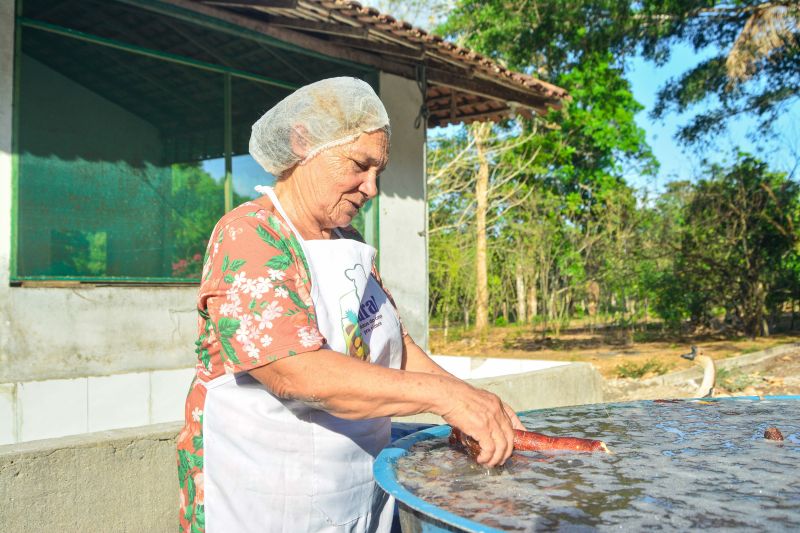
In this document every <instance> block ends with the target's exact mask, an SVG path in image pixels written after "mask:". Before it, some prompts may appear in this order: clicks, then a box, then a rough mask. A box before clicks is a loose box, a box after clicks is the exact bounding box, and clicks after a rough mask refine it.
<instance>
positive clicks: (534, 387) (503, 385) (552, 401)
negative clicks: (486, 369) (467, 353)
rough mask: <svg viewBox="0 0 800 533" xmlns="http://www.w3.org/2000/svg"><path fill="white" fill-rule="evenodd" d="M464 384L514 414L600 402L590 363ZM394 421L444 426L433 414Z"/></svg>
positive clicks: (598, 385) (596, 375)
mask: <svg viewBox="0 0 800 533" xmlns="http://www.w3.org/2000/svg"><path fill="white" fill-rule="evenodd" d="M467 382H468V383H470V384H472V385H474V386H476V387H478V388H481V389H486V390H488V391H491V392H493V393H495V394H497V395H498V396H500V397H501V398H502V399H503V400H504V401H505V402H506V403H508V404H509V405H510V406H511V407H512V408H513V409H514V410H515V411H526V410H529V409H544V408H547V407H564V406H567V405H582V404H588V403H601V402H602V401H603V378H602V377H601V376H600V373H599V372H598V371H597V370H596V369H595V368H594V367H593V366H592V365H591V364H590V363H569V364H566V365H560V366H555V367H552V368H546V369H544V370H536V371H534V372H526V373H524V374H514V375H510V376H497V377H491V378H482V379H469V380H467ZM395 420H396V421H398V422H424V423H430V424H443V423H444V421H443V420H442V418H441V417H439V416H436V415H432V414H422V415H416V416H406V417H401V418H397V419H395Z"/></svg>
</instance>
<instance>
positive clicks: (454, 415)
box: [440, 380, 522, 467]
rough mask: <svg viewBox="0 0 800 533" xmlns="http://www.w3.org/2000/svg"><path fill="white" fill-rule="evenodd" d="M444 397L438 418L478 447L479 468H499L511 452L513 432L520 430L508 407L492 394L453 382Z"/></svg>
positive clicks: (515, 417)
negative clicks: (472, 440) (473, 441)
mask: <svg viewBox="0 0 800 533" xmlns="http://www.w3.org/2000/svg"><path fill="white" fill-rule="evenodd" d="M450 385H451V386H450V387H447V388H446V390H443V391H441V392H442V394H443V400H444V402H443V403H444V406H443V408H442V409H441V412H440V414H441V416H442V418H444V420H445V421H446V422H447V423H448V424H450V425H451V426H454V427H457V428H458V429H460V430H461V431H462V432H464V433H465V434H467V435H469V436H471V437H472V438H473V439H475V440H477V441H478V444H480V448H481V453H480V454H479V455H478V456H477V457H476V460H477V462H478V463H479V464H482V465H485V466H488V467H493V466H497V465H501V464H503V463H505V462H506V460H507V459H508V458H509V457H510V456H511V453H512V452H513V451H514V428H515V427H516V426H517V425H518V426H519V428H522V424H521V423H520V421H519V419H518V418H517V416H516V415H515V414H514V413H513V411H512V410H511V408H510V407H508V406H507V405H506V404H504V403H503V402H502V400H500V398H498V397H497V396H496V395H494V394H492V393H491V392H488V391H485V390H482V389H477V388H475V387H473V386H471V385H469V384H467V383H464V382H463V381H458V380H453V382H452V383H451V384H450Z"/></svg>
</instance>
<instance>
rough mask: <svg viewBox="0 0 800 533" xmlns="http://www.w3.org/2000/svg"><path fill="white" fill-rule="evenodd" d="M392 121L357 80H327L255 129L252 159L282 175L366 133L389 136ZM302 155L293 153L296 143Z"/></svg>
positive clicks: (289, 98) (273, 112)
mask: <svg viewBox="0 0 800 533" xmlns="http://www.w3.org/2000/svg"><path fill="white" fill-rule="evenodd" d="M388 127H389V116H388V115H387V114H386V109H385V108H384V107H383V103H382V102H381V100H380V98H378V95H376V94H375V91H373V90H372V87H370V86H369V84H367V83H366V82H364V81H362V80H359V79H356V78H346V77H342V78H329V79H326V80H321V81H318V82H315V83H312V84H310V85H306V86H305V87H301V88H300V89H298V90H296V91H295V92H293V93H292V94H290V95H289V96H287V97H286V98H284V99H283V100H281V101H280V102H278V103H277V104H276V105H275V107H273V108H272V109H270V110H269V111H267V112H266V113H264V115H263V116H262V117H261V118H260V119H258V120H257V121H256V123H255V124H253V130H252V132H251V134H250V155H252V156H253V158H254V159H255V160H256V161H258V163H259V164H260V165H261V166H262V167H264V169H265V170H266V171H267V172H270V173H271V174H273V175H275V176H280V175H281V174H282V173H283V172H284V171H285V170H287V169H289V168H291V167H293V166H294V165H295V164H297V163H299V162H303V161H307V160H309V159H311V158H312V157H314V156H315V155H316V154H318V153H319V152H321V151H322V150H325V149H327V148H330V147H332V146H337V145H340V144H345V143H348V142H351V141H354V140H355V139H356V138H358V136H359V135H361V134H362V133H369V132H373V131H376V130H379V129H381V128H386V129H387V131H388ZM293 137H294V142H295V144H296V146H297V145H299V146H300V147H302V153H299V154H298V153H295V152H294V150H293V149H292V139H293Z"/></svg>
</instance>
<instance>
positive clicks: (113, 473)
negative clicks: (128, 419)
mask: <svg viewBox="0 0 800 533" xmlns="http://www.w3.org/2000/svg"><path fill="white" fill-rule="evenodd" d="M180 427H181V424H180V423H169V424H157V425H153V426H145V427H140V428H130V429H121V430H114V431H102V432H98V433H89V434H85V435H79V436H72V437H61V438H58V439H48V440H41V441H33V442H27V443H22V444H13V445H8V446H0V501H3V502H4V505H2V506H0V524H2V530H3V531H14V532H25V531H80V532H93V531H97V532H106V531H131V532H134V531H136V532H139V531H148V532H159V531H169V532H170V533H171V532H173V531H175V529H176V527H177V520H178V518H177V516H178V471H177V464H176V459H175V437H176V435H177V434H178V431H179V430H180Z"/></svg>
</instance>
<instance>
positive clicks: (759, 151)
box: [626, 45, 800, 193]
mask: <svg viewBox="0 0 800 533" xmlns="http://www.w3.org/2000/svg"><path fill="white" fill-rule="evenodd" d="M711 53H712V51H711V50H706V51H702V52H700V53H696V52H694V50H692V48H691V47H689V46H686V45H679V46H676V47H674V48H673V49H672V54H671V58H670V61H669V62H668V63H667V64H666V65H664V66H661V67H657V66H656V65H655V64H654V63H652V62H650V61H645V60H644V59H643V58H641V57H633V58H631V59H630V60H629V61H628V63H627V65H626V69H627V71H628V73H627V75H626V77H627V78H628V80H629V81H630V82H631V89H632V92H633V96H634V98H636V100H637V101H638V102H639V103H641V104H642V105H644V106H645V110H644V111H642V112H640V113H638V114H637V115H636V122H637V123H638V124H639V126H640V127H641V128H642V129H644V131H645V132H646V135H647V141H648V143H649V144H650V147H651V148H652V150H653V153H654V154H655V156H656V158H657V159H658V161H659V162H660V163H661V168H660V169H659V173H658V176H657V177H655V178H645V177H641V176H636V175H628V176H626V177H627V178H628V181H629V183H630V184H631V185H633V186H634V187H637V188H640V189H641V188H644V189H647V190H648V191H650V192H653V193H658V192H660V191H662V190H663V187H664V184H666V183H667V182H669V181H672V180H677V179H694V178H696V177H697V175H698V169H699V167H700V163H701V161H702V160H703V159H708V160H709V161H713V162H718V163H725V162H730V161H731V159H732V154H735V153H736V152H737V150H743V151H746V152H750V153H753V154H755V155H757V156H759V157H761V158H762V159H764V160H766V161H767V162H768V163H769V164H770V167H771V168H772V169H773V170H778V171H784V172H787V173H790V172H792V170H794V167H795V165H796V164H797V163H798V162H800V161H798V157H800V127H798V126H797V125H796V124H797V123H798V121H800V102H798V101H795V102H793V103H792V104H790V105H788V106H787V108H786V109H785V110H784V113H783V115H782V116H781V117H780V118H779V119H778V120H777V122H776V124H775V125H774V129H775V132H776V133H777V135H776V136H775V138H768V137H767V136H763V135H760V136H759V137H760V138H761V141H760V142H758V143H756V144H754V143H753V142H752V141H751V140H750V139H748V136H747V134H748V133H750V132H754V131H756V130H757V121H756V120H755V119H753V118H750V117H746V118H741V119H736V120H734V121H732V122H731V123H730V126H729V128H728V131H727V132H726V133H725V134H723V135H721V136H719V137H718V138H715V139H714V140H713V141H712V143H711V144H710V145H709V146H707V147H703V148H702V149H701V151H699V152H698V149H697V148H692V147H687V146H683V145H681V144H680V143H679V142H678V141H677V140H675V134H676V133H677V132H678V129H679V127H680V126H682V125H685V124H687V123H688V122H689V119H690V118H691V117H692V116H693V114H694V112H695V110H694V109H693V110H691V112H688V113H686V114H683V115H679V114H676V113H671V114H669V115H667V116H665V117H664V118H663V119H653V118H651V117H650V111H651V110H652V109H653V106H654V104H655V100H656V94H657V92H658V89H659V88H660V87H662V86H663V85H664V83H665V82H667V81H668V80H669V79H671V78H673V77H677V76H678V75H680V74H681V73H683V72H685V71H687V70H689V69H690V68H692V67H693V66H694V65H696V64H698V63H699V62H700V61H702V60H703V59H704V58H705V57H708V56H709V55H710V54H711ZM703 109H704V106H703V105H699V106H698V108H697V111H698V112H699V111H701V110H703Z"/></svg>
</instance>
